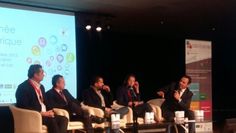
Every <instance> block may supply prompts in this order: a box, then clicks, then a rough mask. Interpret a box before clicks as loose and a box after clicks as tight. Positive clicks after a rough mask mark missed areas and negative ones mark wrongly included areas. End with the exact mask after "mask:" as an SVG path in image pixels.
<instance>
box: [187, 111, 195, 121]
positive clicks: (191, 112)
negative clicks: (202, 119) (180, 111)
mask: <svg viewBox="0 0 236 133" xmlns="http://www.w3.org/2000/svg"><path fill="white" fill-rule="evenodd" d="M185 113H186V116H187V117H188V119H190V120H193V119H194V112H193V111H192V110H187V111H185Z"/></svg>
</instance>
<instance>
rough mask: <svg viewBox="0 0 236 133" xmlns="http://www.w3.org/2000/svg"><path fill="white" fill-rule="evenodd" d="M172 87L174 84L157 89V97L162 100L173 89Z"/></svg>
mask: <svg viewBox="0 0 236 133" xmlns="http://www.w3.org/2000/svg"><path fill="white" fill-rule="evenodd" d="M174 87H175V83H171V84H170V85H167V86H165V87H163V88H161V89H159V90H158V91H157V95H158V96H160V97H162V98H165V95H166V93H168V92H169V91H171V89H174Z"/></svg>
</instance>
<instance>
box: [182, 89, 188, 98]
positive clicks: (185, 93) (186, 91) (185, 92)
mask: <svg viewBox="0 0 236 133" xmlns="http://www.w3.org/2000/svg"><path fill="white" fill-rule="evenodd" d="M188 91H189V89H188V88H186V90H185V91H184V93H183V95H182V96H181V99H184V97H186V96H187V94H188Z"/></svg>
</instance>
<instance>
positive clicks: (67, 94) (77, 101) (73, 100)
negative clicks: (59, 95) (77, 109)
mask: <svg viewBox="0 0 236 133" xmlns="http://www.w3.org/2000/svg"><path fill="white" fill-rule="evenodd" d="M64 92H65V94H66V96H67V98H69V101H71V102H74V103H76V104H78V105H80V102H79V100H77V99H76V98H74V97H73V96H72V95H71V94H70V92H69V91H68V90H67V89H65V90H64Z"/></svg>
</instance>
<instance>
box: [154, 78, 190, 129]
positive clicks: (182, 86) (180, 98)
mask: <svg viewBox="0 0 236 133" xmlns="http://www.w3.org/2000/svg"><path fill="white" fill-rule="evenodd" d="M190 83H191V77H190V76H187V75H185V76H183V77H182V78H181V79H180V81H179V83H172V84H171V85H169V86H166V87H164V88H162V89H160V90H159V91H158V92H157V94H158V95H159V96H161V97H162V98H165V102H164V103H163V104H162V106H161V109H162V114H163V117H164V118H165V120H166V121H174V117H175V111H185V116H187V117H188V119H189V120H193V119H194V113H193V111H191V110H190V104H191V100H192V96H193V93H192V92H191V91H190V90H189V88H188V86H189V85H190ZM189 132H190V133H195V124H194V123H191V124H190V125H189Z"/></svg>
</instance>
